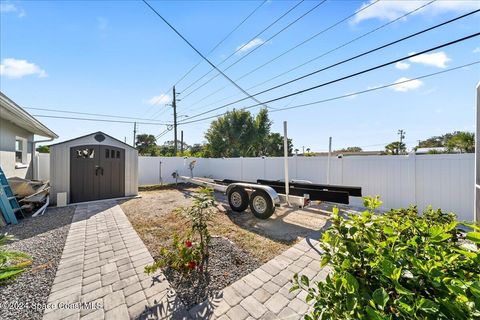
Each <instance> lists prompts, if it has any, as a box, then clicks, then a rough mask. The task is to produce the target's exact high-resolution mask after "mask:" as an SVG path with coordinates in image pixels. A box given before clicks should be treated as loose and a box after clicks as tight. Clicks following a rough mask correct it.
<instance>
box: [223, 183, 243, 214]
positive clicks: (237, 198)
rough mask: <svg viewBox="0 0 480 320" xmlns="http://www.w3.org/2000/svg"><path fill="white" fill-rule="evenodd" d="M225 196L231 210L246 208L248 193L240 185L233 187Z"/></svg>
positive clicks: (238, 210) (240, 210) (239, 210)
mask: <svg viewBox="0 0 480 320" xmlns="http://www.w3.org/2000/svg"><path fill="white" fill-rule="evenodd" d="M227 198H228V204H229V205H230V208H231V209H232V210H233V211H236V212H242V211H245V210H246V209H247V208H248V193H247V191H245V189H243V188H242V187H233V188H232V190H230V191H229V192H228V195H227Z"/></svg>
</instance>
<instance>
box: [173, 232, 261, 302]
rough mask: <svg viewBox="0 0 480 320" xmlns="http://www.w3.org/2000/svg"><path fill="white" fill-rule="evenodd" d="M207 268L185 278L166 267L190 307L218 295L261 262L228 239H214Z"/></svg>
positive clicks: (181, 297) (178, 292)
mask: <svg viewBox="0 0 480 320" xmlns="http://www.w3.org/2000/svg"><path fill="white" fill-rule="evenodd" d="M209 253H210V255H209V260H208V271H207V272H205V273H204V274H201V273H200V272H195V273H192V274H190V276H189V278H187V279H185V278H184V279H182V278H181V275H180V274H179V273H178V272H176V271H173V270H169V269H166V270H164V274H165V277H166V278H167V279H168V281H169V282H170V285H171V286H172V287H173V288H174V289H175V291H176V293H177V295H178V296H179V297H180V299H181V300H182V302H183V303H184V305H185V306H186V307H187V309H190V308H191V307H193V306H194V305H196V304H198V303H200V302H203V301H205V300H206V299H207V298H209V297H216V296H217V293H218V292H219V291H220V290H222V289H223V288H225V287H228V286H229V285H231V284H232V283H234V282H235V281H237V280H239V279H241V278H243V277H244V276H246V275H247V274H249V273H250V272H252V271H254V270H255V269H257V268H258V267H260V266H261V265H262V263H261V262H260V261H258V260H256V259H255V258H254V257H252V256H251V255H250V254H249V253H248V252H246V251H245V250H242V249H240V248H239V247H237V246H236V245H235V244H234V243H233V242H231V241H230V240H228V239H226V238H212V239H211V242H210V245H209Z"/></svg>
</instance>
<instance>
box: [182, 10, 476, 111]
mask: <svg viewBox="0 0 480 320" xmlns="http://www.w3.org/2000/svg"><path fill="white" fill-rule="evenodd" d="M479 11H480V9H477V10H474V11H471V12H469V13H466V14H464V15H461V16H459V17H456V18H453V19H450V20H448V21H444V22H442V23H440V24H437V25H435V26H432V27H429V28H427V29H423V30H421V31H418V32H415V33H413V34H410V35H408V36H405V37H403V38H400V39H397V40H395V41H392V42H389V43H387V44H384V45H382V46H379V47H376V48H374V49H371V50H368V51H365V52H363V53H360V54H358V55H355V56H353V57H350V58H348V59H344V60H342V61H340V62H337V63H334V64H331V65H329V66H327V67H324V68H320V69H317V70H315V71H313V72H310V73H307V74H304V75H302V76H300V77H297V78H294V79H291V80H289V81H286V82H283V83H281V84H279V85H276V86H273V87H270V88H268V89H265V90H263V91H260V92H257V93H254V94H252V95H253V96H257V95H260V94H263V93H266V92H269V91H272V90H275V89H278V88H280V87H283V86H285V85H288V84H291V83H293V82H296V81H299V80H302V79H305V78H307V77H311V76H313V75H315V74H317V73H320V72H323V71H325V70H328V69H331V68H333V67H336V66H339V65H341V64H344V63H347V62H350V61H352V60H355V59H358V58H360V57H363V56H365V55H368V54H371V53H373V52H376V51H378V50H381V49H384V48H386V47H389V46H392V45H394V44H397V43H400V42H402V41H405V40H407V39H410V38H413V37H416V36H418V35H420V34H423V33H425V32H428V31H431V30H433V29H436V28H439V27H441V26H444V25H446V24H449V23H452V22H454V21H457V20H459V19H462V18H465V17H467V16H469V15H472V14H474V13H477V12H479ZM464 40H467V39H464ZM462 41H463V40H462ZM454 43H455V42H453V43H451V44H454ZM444 46H445V45H442V46H440V47H439V48H442V47H444ZM436 49H438V48H436ZM433 50H435V49H433ZM429 51H432V50H430V49H429V50H428V51H426V52H429ZM416 55H418V53H417V54H413V55H410V56H408V57H406V58H405V59H407V58H411V57H413V56H416ZM405 59H401V60H405ZM396 62H397V61H396ZM244 100H245V98H242V99H238V100H236V101H233V102H230V103H227V104H224V105H222V106H219V107H216V108H212V109H209V110H206V111H204V112H201V113H198V114H196V115H193V116H190V119H192V118H196V117H198V116H201V115H204V114H207V113H210V112H212V111H215V110H218V109H222V108H225V107H228V106H230V105H233V104H235V103H238V102H241V101H244Z"/></svg>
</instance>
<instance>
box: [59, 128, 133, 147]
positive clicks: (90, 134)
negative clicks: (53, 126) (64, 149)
mask: <svg viewBox="0 0 480 320" xmlns="http://www.w3.org/2000/svg"><path fill="white" fill-rule="evenodd" d="M99 133H100V134H103V135H104V136H107V137H109V138H110V139H113V140H115V141H118V142H120V143H121V144H123V145H125V146H127V147H130V148H132V149H136V148H135V147H132V146H131V145H129V144H128V143H125V142H123V141H122V140H118V139H117V138H114V137H112V136H111V135H109V134H106V133H105V132H102V131H97V132H92V133H89V134H86V135H83V136H80V137H76V138H73V139H69V140H65V141H62V142H57V143H53V144H51V145H50V146H57V145H60V144H63V143H67V142H70V141H75V140H78V139H82V138H85V137H89V136H93V135H96V134H99Z"/></svg>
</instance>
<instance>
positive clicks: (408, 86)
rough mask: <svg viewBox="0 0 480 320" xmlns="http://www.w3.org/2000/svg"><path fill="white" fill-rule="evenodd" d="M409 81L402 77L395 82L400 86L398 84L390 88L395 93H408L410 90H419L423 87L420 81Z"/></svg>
mask: <svg viewBox="0 0 480 320" xmlns="http://www.w3.org/2000/svg"><path fill="white" fill-rule="evenodd" d="M409 80H410V79H409V78H405V77H401V78H400V79H398V80H397V81H395V83H398V84H396V85H394V86H393V87H390V88H392V89H393V90H395V91H399V92H407V91H410V90H415V89H418V88H420V87H421V86H423V82H422V81H420V80H411V81H409ZM407 81H408V82H407Z"/></svg>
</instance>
